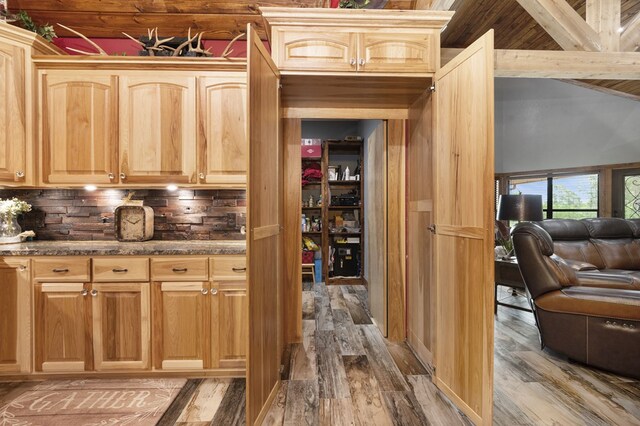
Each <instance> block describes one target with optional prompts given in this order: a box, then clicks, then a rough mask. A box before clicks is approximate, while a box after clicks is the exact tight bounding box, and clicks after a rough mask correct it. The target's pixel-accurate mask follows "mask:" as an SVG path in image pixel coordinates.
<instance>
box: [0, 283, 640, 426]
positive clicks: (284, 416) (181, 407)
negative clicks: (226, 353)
mask: <svg viewBox="0 0 640 426" xmlns="http://www.w3.org/2000/svg"><path fill="white" fill-rule="evenodd" d="M303 295H304V296H303V297H304V299H303V302H304V303H303V311H304V312H303V318H304V319H303V324H304V341H303V342H302V343H299V344H294V345H292V346H290V348H289V350H288V351H287V353H286V356H285V362H284V364H285V365H284V369H283V372H282V380H283V381H282V386H281V388H280V392H279V393H278V395H277V398H276V400H275V401H274V403H273V405H272V406H271V409H270V411H269V413H268V415H267V418H266V420H265V423H264V424H265V425H296V426H297V425H332V426H333V425H336V426H338V425H352V424H353V425H391V424H393V425H431V424H435V425H456V424H471V423H470V422H469V420H468V419H467V418H466V417H465V416H464V415H462V414H461V413H460V412H458V410H456V409H455V408H454V407H453V406H452V405H451V404H450V403H449V402H448V401H447V400H446V398H444V397H443V396H442V395H441V394H440V393H439V392H438V390H437V389H436V388H435V387H434V386H433V384H432V383H431V376H430V375H429V372H428V371H427V370H426V369H425V368H424V367H423V366H422V365H421V364H420V363H419V362H418V360H417V359H416V358H415V356H414V355H413V353H412V352H411V351H410V350H409V348H408V347H407V346H406V345H405V344H394V343H389V342H387V341H386V340H385V339H384V338H383V337H382V335H381V334H380V332H379V331H378V329H377V327H376V326H375V325H374V324H373V323H372V321H371V316H370V315H369V312H368V309H367V302H366V299H367V293H366V289H365V288H364V287H362V286H330V287H328V288H327V287H326V286H324V285H322V284H319V285H317V286H315V287H314V286H312V285H311V284H305V291H304V292H303ZM499 297H500V298H501V299H503V300H504V301H505V302H507V303H516V304H521V305H526V302H525V299H524V298H523V297H522V296H521V295H519V296H516V297H512V296H511V294H510V292H509V291H507V290H506V289H504V290H503V289H501V291H500V294H499ZM495 330H496V333H495V336H496V342H495V395H494V401H495V403H494V406H495V407H494V424H496V425H589V426H591V425H625V426H626V425H640V382H638V381H633V380H630V379H626V378H623V377H620V376H615V375H612V374H608V373H605V372H602V371H599V370H595V369H591V368H588V367H585V366H583V365H580V364H575V363H571V362H569V361H567V360H566V359H565V358H563V357H562V356H560V355H558V354H554V353H550V352H549V351H546V350H545V351H540V348H539V343H538V334H537V331H536V328H535V323H534V321H533V316H532V314H530V313H527V312H522V311H517V310H514V309H510V308H505V307H500V308H499V310H498V314H497V316H496V329H495ZM32 383H33V382H30V383H0V408H1V407H2V406H4V405H6V404H7V403H9V402H10V401H11V398H15V396H16V395H19V394H20V392H19V390H20V389H21V388H24V389H27V388H29V387H30V386H31V384H32ZM244 411H245V382H244V380H241V379H202V380H201V379H197V380H189V381H188V382H187V384H186V386H185V387H184V388H183V389H182V391H181V392H180V393H179V394H178V396H177V397H176V399H175V401H174V402H173V403H172V404H171V406H170V408H169V409H168V410H167V412H165V413H164V415H163V416H162V418H161V420H160V422H159V423H158V424H159V425H162V426H164V425H174V424H177V425H183V426H187V425H188V426H204V425H225V426H227V425H244V423H245V418H244ZM50 421H51V422H50V423H47V424H48V425H59V424H60V423H59V422H56V419H55V418H51V419H50ZM0 424H2V422H1V421H0ZM7 424H11V423H7Z"/></svg>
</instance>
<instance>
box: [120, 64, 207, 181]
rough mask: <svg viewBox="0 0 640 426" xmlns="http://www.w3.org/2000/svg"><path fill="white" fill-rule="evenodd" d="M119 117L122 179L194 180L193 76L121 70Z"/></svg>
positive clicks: (194, 89)
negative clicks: (123, 71)
mask: <svg viewBox="0 0 640 426" xmlns="http://www.w3.org/2000/svg"><path fill="white" fill-rule="evenodd" d="M119 117H120V120H119V123H120V129H119V130H120V131H119V133H120V144H119V145H120V181H121V182H123V183H149V182H154V183H158V182H167V183H194V182H195V171H196V132H197V130H196V78H195V77H193V76H188V75H184V74H170V73H155V75H153V76H150V75H149V73H147V72H144V73H132V72H131V73H126V74H122V75H121V76H120V80H119Z"/></svg>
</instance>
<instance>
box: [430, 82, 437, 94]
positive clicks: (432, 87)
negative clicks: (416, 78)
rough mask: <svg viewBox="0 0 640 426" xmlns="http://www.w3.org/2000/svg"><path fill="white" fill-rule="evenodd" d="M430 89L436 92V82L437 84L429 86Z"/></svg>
mask: <svg viewBox="0 0 640 426" xmlns="http://www.w3.org/2000/svg"><path fill="white" fill-rule="evenodd" d="M429 91H430V92H431V93H433V92H435V91H436V84H435V83H433V84H432V85H431V86H430V87H429Z"/></svg>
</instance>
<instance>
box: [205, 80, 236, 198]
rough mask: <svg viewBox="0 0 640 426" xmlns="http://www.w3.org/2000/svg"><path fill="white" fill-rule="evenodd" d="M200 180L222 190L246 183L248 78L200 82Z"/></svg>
mask: <svg viewBox="0 0 640 426" xmlns="http://www.w3.org/2000/svg"><path fill="white" fill-rule="evenodd" d="M198 98H199V100H198V106H199V110H198V180H199V182H200V183H207V184H215V185H216V186H220V187H239V188H244V187H245V186H246V184H247V133H246V132H247V123H246V121H247V120H246V113H247V75H246V73H222V74H221V75H220V76H216V77H201V78H199V79H198Z"/></svg>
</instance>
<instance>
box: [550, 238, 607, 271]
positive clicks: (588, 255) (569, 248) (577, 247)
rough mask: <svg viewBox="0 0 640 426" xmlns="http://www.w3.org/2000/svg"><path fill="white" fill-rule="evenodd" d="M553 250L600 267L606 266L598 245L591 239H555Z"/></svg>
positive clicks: (565, 256) (566, 257) (566, 256)
mask: <svg viewBox="0 0 640 426" xmlns="http://www.w3.org/2000/svg"><path fill="white" fill-rule="evenodd" d="M553 252H554V253H555V254H557V255H558V256H560V257H563V258H565V259H571V260H577V261H580V262H586V263H590V264H592V265H594V266H595V267H596V268H598V269H602V268H605V263H604V261H603V260H602V257H601V256H600V252H598V249H597V248H596V246H595V245H594V244H593V243H592V242H591V241H589V240H587V239H585V240H582V241H555V240H554V241H553Z"/></svg>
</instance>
